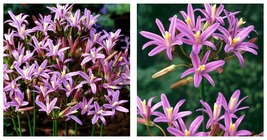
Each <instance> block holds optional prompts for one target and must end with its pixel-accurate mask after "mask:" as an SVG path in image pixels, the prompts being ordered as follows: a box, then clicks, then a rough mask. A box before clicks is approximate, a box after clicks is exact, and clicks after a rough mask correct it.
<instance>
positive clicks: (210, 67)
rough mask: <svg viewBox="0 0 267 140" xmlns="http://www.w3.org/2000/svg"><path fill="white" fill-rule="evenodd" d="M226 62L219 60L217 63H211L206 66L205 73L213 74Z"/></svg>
mask: <svg viewBox="0 0 267 140" xmlns="http://www.w3.org/2000/svg"><path fill="white" fill-rule="evenodd" d="M224 63H225V62H224V61H223V60H217V61H213V62H210V63H207V64H206V67H205V72H206V73H207V72H211V71H213V70H215V69H217V68H219V67H221V66H223V65H224Z"/></svg>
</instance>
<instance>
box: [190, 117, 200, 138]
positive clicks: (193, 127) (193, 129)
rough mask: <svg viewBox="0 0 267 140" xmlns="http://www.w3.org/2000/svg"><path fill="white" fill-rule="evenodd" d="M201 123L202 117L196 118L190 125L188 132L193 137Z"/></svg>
mask: <svg viewBox="0 0 267 140" xmlns="http://www.w3.org/2000/svg"><path fill="white" fill-rule="evenodd" d="M202 121H203V116H198V117H197V118H196V119H195V120H194V121H193V122H192V123H191V125H190V127H189V131H190V133H191V134H192V135H193V134H195V133H196V131H197V129H198V128H199V126H200V125H201V123H202Z"/></svg>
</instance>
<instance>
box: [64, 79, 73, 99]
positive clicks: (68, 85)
mask: <svg viewBox="0 0 267 140" xmlns="http://www.w3.org/2000/svg"><path fill="white" fill-rule="evenodd" d="M62 83H63V85H64V87H65V88H64V90H65V91H66V96H67V97H69V96H70V94H71V93H72V91H74V90H75V88H76V87H75V85H74V82H73V79H72V78H68V79H66V80H63V82H62Z"/></svg>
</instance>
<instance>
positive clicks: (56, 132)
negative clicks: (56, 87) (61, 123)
mask: <svg viewBox="0 0 267 140" xmlns="http://www.w3.org/2000/svg"><path fill="white" fill-rule="evenodd" d="M57 135H58V130H57V110H55V136H57Z"/></svg>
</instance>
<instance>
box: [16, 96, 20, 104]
mask: <svg viewBox="0 0 267 140" xmlns="http://www.w3.org/2000/svg"><path fill="white" fill-rule="evenodd" d="M15 100H16V101H17V103H18V104H19V105H21V102H20V100H19V98H18V97H15Z"/></svg>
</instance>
